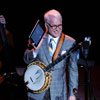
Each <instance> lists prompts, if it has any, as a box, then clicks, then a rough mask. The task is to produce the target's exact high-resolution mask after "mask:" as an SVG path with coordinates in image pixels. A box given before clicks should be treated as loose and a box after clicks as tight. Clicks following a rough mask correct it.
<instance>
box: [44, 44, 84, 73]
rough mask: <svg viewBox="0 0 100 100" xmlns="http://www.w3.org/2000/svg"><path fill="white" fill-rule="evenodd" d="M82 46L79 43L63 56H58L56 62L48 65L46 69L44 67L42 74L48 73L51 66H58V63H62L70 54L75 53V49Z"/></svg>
mask: <svg viewBox="0 0 100 100" xmlns="http://www.w3.org/2000/svg"><path fill="white" fill-rule="evenodd" d="M82 45H83V42H80V43H79V44H78V45H75V46H74V47H72V48H71V49H70V50H69V51H66V52H65V53H64V54H63V55H61V56H59V57H58V58H57V59H56V60H54V61H53V62H52V63H50V64H49V65H48V66H47V67H45V68H44V69H43V70H44V72H46V71H50V70H51V68H52V67H53V66H55V65H56V64H58V63H59V62H60V61H62V60H63V59H64V58H68V57H69V56H70V55H71V54H72V52H74V51H76V50H77V49H79V47H80V46H82Z"/></svg>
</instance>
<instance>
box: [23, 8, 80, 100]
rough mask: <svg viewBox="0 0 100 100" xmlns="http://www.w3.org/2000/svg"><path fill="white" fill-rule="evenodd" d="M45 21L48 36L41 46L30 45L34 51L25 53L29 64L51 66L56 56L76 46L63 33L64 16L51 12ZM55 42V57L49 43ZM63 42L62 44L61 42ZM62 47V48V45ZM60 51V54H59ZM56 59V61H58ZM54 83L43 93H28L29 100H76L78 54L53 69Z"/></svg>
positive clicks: (71, 39)
mask: <svg viewBox="0 0 100 100" xmlns="http://www.w3.org/2000/svg"><path fill="white" fill-rule="evenodd" d="M44 21H45V27H46V35H45V36H44V38H43V39H42V40H41V42H40V44H39V46H38V47H37V48H36V47H34V43H30V42H29V43H30V44H31V45H32V46H33V49H32V50H29V49H26V51H25V53H24V61H25V63H27V64H29V63H31V62H34V61H36V59H38V60H39V61H41V62H43V63H45V64H46V65H49V63H50V62H51V60H52V59H53V57H54V56H55V55H57V53H58V56H56V58H57V57H60V56H61V55H62V53H63V52H64V51H65V52H66V51H68V50H70V49H71V48H72V47H73V46H74V45H75V40H74V39H73V38H71V37H70V36H68V35H65V34H64V33H62V27H63V26H62V16H61V14H60V13H59V12H58V11H57V10H55V9H52V10H49V11H47V12H46V13H45V14H44ZM50 40H53V41H54V42H53V51H52V53H53V57H51V56H50V54H49V52H50V51H49V42H50ZM61 40H62V41H63V42H62V43H61V42H60V41H61ZM59 44H60V45H61V46H60V45H59ZM57 51H59V52H57ZM56 58H55V59H56ZM67 62H68V72H69V97H67V87H66V66H67ZM51 73H52V81H51V84H50V88H49V89H48V90H46V91H44V92H42V93H39V94H33V93H31V92H29V93H28V99H29V100H67V98H68V100H76V98H75V96H74V94H73V89H74V88H76V89H77V88H78V67H77V58H76V52H73V53H72V54H71V55H70V57H69V59H67V58H65V59H63V60H62V61H61V62H59V63H58V64H56V65H54V66H53V68H51ZM48 94H49V95H48Z"/></svg>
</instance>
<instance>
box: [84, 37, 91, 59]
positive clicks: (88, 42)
mask: <svg viewBox="0 0 100 100" xmlns="http://www.w3.org/2000/svg"><path fill="white" fill-rule="evenodd" d="M90 45H91V37H85V38H84V41H83V46H82V53H83V56H84V58H85V59H87V57H88V53H89V46H90Z"/></svg>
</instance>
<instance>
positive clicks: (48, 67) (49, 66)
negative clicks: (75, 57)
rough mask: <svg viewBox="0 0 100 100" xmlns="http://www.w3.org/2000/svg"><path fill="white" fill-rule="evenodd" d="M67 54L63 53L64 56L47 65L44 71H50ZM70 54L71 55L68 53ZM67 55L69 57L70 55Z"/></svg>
mask: <svg viewBox="0 0 100 100" xmlns="http://www.w3.org/2000/svg"><path fill="white" fill-rule="evenodd" d="M66 56H67V53H65V54H63V55H62V56H60V57H58V58H57V59H56V60H54V61H53V62H52V63H50V64H49V65H48V66H47V67H45V68H44V69H43V70H44V72H46V71H50V70H51V68H52V67H53V66H55V65H56V64H58V63H59V62H60V61H62V60H63V59H64V58H65V57H66ZM68 56H69V55H68ZM68 56H67V57H68Z"/></svg>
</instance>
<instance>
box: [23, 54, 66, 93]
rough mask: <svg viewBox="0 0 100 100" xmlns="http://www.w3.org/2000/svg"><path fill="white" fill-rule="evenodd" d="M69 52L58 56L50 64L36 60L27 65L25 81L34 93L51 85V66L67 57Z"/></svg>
mask: <svg viewBox="0 0 100 100" xmlns="http://www.w3.org/2000/svg"><path fill="white" fill-rule="evenodd" d="M66 55H67V53H65V54H63V55H62V56H60V57H58V58H57V59H56V60H55V61H53V62H52V63H50V64H49V65H48V66H47V65H46V64H44V63H43V62H40V61H35V62H32V63H30V64H29V65H28V66H27V69H26V71H25V73H24V83H25V85H26V87H27V88H28V89H29V91H31V92H32V93H41V92H43V91H45V90H47V89H48V88H49V87H50V84H51V80H52V73H51V68H52V67H53V66H54V65H56V64H57V63H58V62H60V61H61V60H63V59H64V58H65V57H66Z"/></svg>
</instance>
